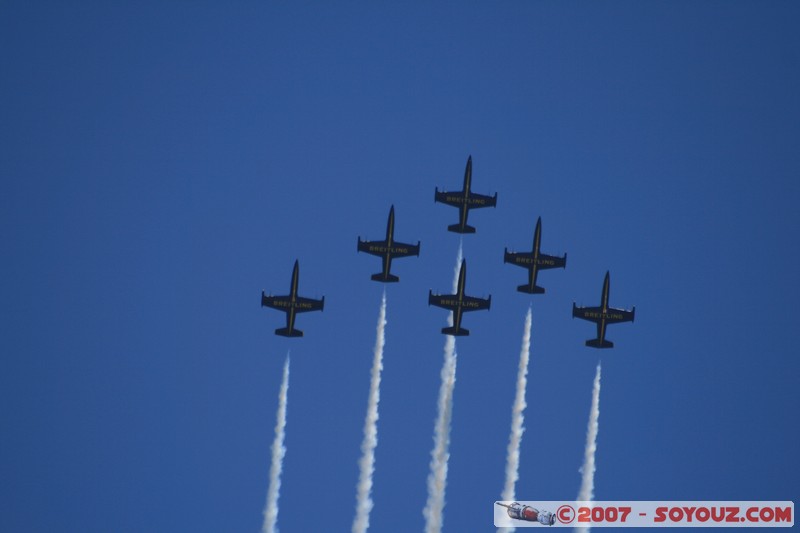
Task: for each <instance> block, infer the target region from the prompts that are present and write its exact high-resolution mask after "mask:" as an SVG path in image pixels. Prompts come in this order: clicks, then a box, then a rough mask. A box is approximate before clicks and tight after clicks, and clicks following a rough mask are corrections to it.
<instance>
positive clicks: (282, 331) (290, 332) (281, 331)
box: [275, 328, 303, 337]
mask: <svg viewBox="0 0 800 533" xmlns="http://www.w3.org/2000/svg"><path fill="white" fill-rule="evenodd" d="M275 335H280V336H282V337H302V336H303V332H302V331H300V330H299V329H296V328H295V329H289V328H278V329H276V330H275Z"/></svg>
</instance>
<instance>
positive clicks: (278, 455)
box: [261, 353, 289, 533]
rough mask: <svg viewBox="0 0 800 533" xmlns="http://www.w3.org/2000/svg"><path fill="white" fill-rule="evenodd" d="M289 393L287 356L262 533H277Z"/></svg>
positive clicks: (273, 442) (284, 365)
mask: <svg viewBox="0 0 800 533" xmlns="http://www.w3.org/2000/svg"><path fill="white" fill-rule="evenodd" d="M288 393H289V354H288V353H287V354H286V362H285V363H284V364H283V381H282V382H281V391H280V394H278V416H277V418H278V421H277V423H276V424H275V440H274V441H272V465H271V466H270V468H269V489H268V490H267V505H266V506H265V507H264V525H263V527H262V528H261V531H262V532H263V533H277V531H278V529H277V527H276V524H277V522H278V495H279V494H280V490H281V471H282V470H283V457H284V456H285V455H286V447H285V446H284V445H283V439H284V437H285V435H286V403H287V400H288Z"/></svg>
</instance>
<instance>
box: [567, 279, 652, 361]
mask: <svg viewBox="0 0 800 533" xmlns="http://www.w3.org/2000/svg"><path fill="white" fill-rule="evenodd" d="M609 278H610V276H609V273H608V272H606V279H605V281H604V282H603V294H602V295H601V296H600V307H577V306H576V305H575V302H573V303H572V318H575V317H578V318H582V319H583V320H589V321H591V322H595V323H596V324H597V338H596V339H589V340H587V341H586V346H591V347H592V348H613V347H614V343H613V342H611V341H607V340H606V325H608V324H616V323H618V322H633V318H634V315H635V314H636V307H635V306H634V308H633V309H631V310H630V311H628V310H625V309H615V308H613V307H609V306H608V290H609V284H610V283H609Z"/></svg>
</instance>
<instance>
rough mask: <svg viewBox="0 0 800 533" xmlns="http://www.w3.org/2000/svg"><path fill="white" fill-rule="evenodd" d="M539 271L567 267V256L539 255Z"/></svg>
mask: <svg viewBox="0 0 800 533" xmlns="http://www.w3.org/2000/svg"><path fill="white" fill-rule="evenodd" d="M538 266H539V270H546V269H548V268H564V267H566V266H567V256H564V257H558V256H557V255H547V254H542V253H540V254H539V265H538Z"/></svg>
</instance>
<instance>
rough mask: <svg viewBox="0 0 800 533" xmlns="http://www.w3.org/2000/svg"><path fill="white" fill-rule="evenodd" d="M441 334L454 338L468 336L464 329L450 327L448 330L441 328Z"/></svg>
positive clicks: (466, 330) (467, 331)
mask: <svg viewBox="0 0 800 533" xmlns="http://www.w3.org/2000/svg"><path fill="white" fill-rule="evenodd" d="M442 333H444V334H445V335H453V336H455V337H465V336H467V335H469V330H468V329H466V328H455V327H450V328H442Z"/></svg>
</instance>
